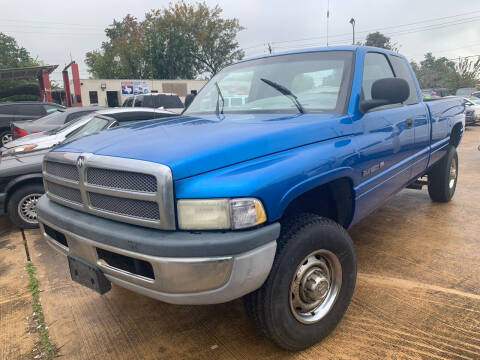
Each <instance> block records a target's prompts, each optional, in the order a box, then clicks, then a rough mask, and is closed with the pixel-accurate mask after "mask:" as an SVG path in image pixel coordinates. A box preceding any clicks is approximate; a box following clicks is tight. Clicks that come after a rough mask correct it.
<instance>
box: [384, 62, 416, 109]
mask: <svg viewBox="0 0 480 360" xmlns="http://www.w3.org/2000/svg"><path fill="white" fill-rule="evenodd" d="M390 60H391V61H392V66H393V70H394V71H395V75H396V77H398V78H400V79H404V80H405V81H406V82H407V83H408V87H409V88H410V95H409V96H408V99H407V100H406V101H405V104H407V105H412V104H418V94H417V88H416V87H415V82H414V81H413V77H412V73H411V72H410V69H409V67H408V64H407V62H406V61H405V60H404V59H403V58H401V57H399V56H393V55H392V56H390Z"/></svg>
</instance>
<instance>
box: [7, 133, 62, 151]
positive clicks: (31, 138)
mask: <svg viewBox="0 0 480 360" xmlns="http://www.w3.org/2000/svg"><path fill="white" fill-rule="evenodd" d="M57 140H58V139H57V137H56V136H55V135H48V134H47V133H46V132H39V133H35V134H31V135H27V136H22V137H21V138H18V139H16V140H13V141H10V142H8V143H6V144H5V145H4V148H5V150H8V149H11V148H14V147H17V146H20V145H28V144H37V145H38V146H37V149H46V148H49V147H52V146H53V145H55V144H56V143H57V142H58V141H57Z"/></svg>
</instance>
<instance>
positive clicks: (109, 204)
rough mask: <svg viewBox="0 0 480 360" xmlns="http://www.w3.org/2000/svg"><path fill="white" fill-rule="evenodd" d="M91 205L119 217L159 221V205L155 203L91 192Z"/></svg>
mask: <svg viewBox="0 0 480 360" xmlns="http://www.w3.org/2000/svg"><path fill="white" fill-rule="evenodd" d="M88 196H89V198H90V204H91V205H92V207H93V208H95V209H98V210H105V211H109V212H112V213H115V214H119V215H126V216H134V217H137V218H143V219H149V220H159V219H160V214H159V211H158V204H157V203H155V202H153V201H144V200H136V199H126V198H120V197H116V196H108V195H103V194H98V193H92V192H90V193H89V194H88Z"/></svg>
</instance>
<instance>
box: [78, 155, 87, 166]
mask: <svg viewBox="0 0 480 360" xmlns="http://www.w3.org/2000/svg"><path fill="white" fill-rule="evenodd" d="M83 165H85V157H83V156H82V155H80V156H79V157H78V159H77V168H79V169H81V168H82V167H83Z"/></svg>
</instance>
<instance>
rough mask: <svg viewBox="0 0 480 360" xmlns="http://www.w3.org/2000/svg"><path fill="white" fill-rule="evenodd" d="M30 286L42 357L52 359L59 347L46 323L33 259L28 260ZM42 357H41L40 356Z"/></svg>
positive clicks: (35, 328) (35, 329)
mask: <svg viewBox="0 0 480 360" xmlns="http://www.w3.org/2000/svg"><path fill="white" fill-rule="evenodd" d="M26 267H27V273H28V288H29V289H30V291H31V293H32V297H33V306H32V308H33V320H34V323H35V327H34V331H35V332H37V333H38V335H39V337H40V344H39V345H40V348H41V354H40V355H41V358H43V359H52V358H53V357H55V355H56V354H57V349H56V348H55V346H53V345H52V343H51V342H50V335H49V334H48V329H47V327H46V325H45V318H44V316H43V310H42V305H41V304H40V293H39V289H38V280H37V278H36V277H35V266H34V265H33V263H32V262H31V261H27V266H26ZM39 358H40V357H39Z"/></svg>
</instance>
